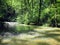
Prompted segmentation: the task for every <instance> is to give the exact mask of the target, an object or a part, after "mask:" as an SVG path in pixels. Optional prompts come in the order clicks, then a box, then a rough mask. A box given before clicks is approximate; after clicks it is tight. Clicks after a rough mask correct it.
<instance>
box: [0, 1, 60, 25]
mask: <svg viewBox="0 0 60 45" xmlns="http://www.w3.org/2000/svg"><path fill="white" fill-rule="evenodd" d="M56 1H57V2H56ZM58 2H59V0H4V1H3V0H0V19H5V18H6V19H7V20H10V21H14V20H15V21H17V22H19V23H22V24H36V25H37V24H38V23H41V24H42V25H44V24H46V23H48V24H50V23H51V20H52V18H53V17H54V16H55V15H60V3H58ZM8 9H10V10H8ZM14 11H15V12H14ZM8 13H9V15H10V16H8ZM57 20H59V19H57Z"/></svg>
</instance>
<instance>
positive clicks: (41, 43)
mask: <svg viewBox="0 0 60 45" xmlns="http://www.w3.org/2000/svg"><path fill="white" fill-rule="evenodd" d="M37 45H50V44H49V43H45V42H39V43H37Z"/></svg>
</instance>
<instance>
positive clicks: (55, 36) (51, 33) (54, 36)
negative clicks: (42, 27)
mask: <svg viewBox="0 0 60 45" xmlns="http://www.w3.org/2000/svg"><path fill="white" fill-rule="evenodd" d="M56 32H57V33H56ZM59 32H60V30H53V31H52V30H51V31H46V32H38V33H40V34H44V35H42V36H38V37H36V38H51V39H55V40H56V41H58V42H60V33H59Z"/></svg>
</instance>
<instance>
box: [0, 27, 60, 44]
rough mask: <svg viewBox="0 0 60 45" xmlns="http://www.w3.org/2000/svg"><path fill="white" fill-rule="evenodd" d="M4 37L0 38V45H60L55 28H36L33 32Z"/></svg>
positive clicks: (59, 29)
mask: <svg viewBox="0 0 60 45" xmlns="http://www.w3.org/2000/svg"><path fill="white" fill-rule="evenodd" d="M9 34H10V33H9ZM6 36H7V37H6V38H3V37H0V45H60V28H56V27H40V26H38V27H37V28H34V31H29V32H26V33H20V34H18V35H11V34H10V35H6ZM4 37H5V36H4Z"/></svg>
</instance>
